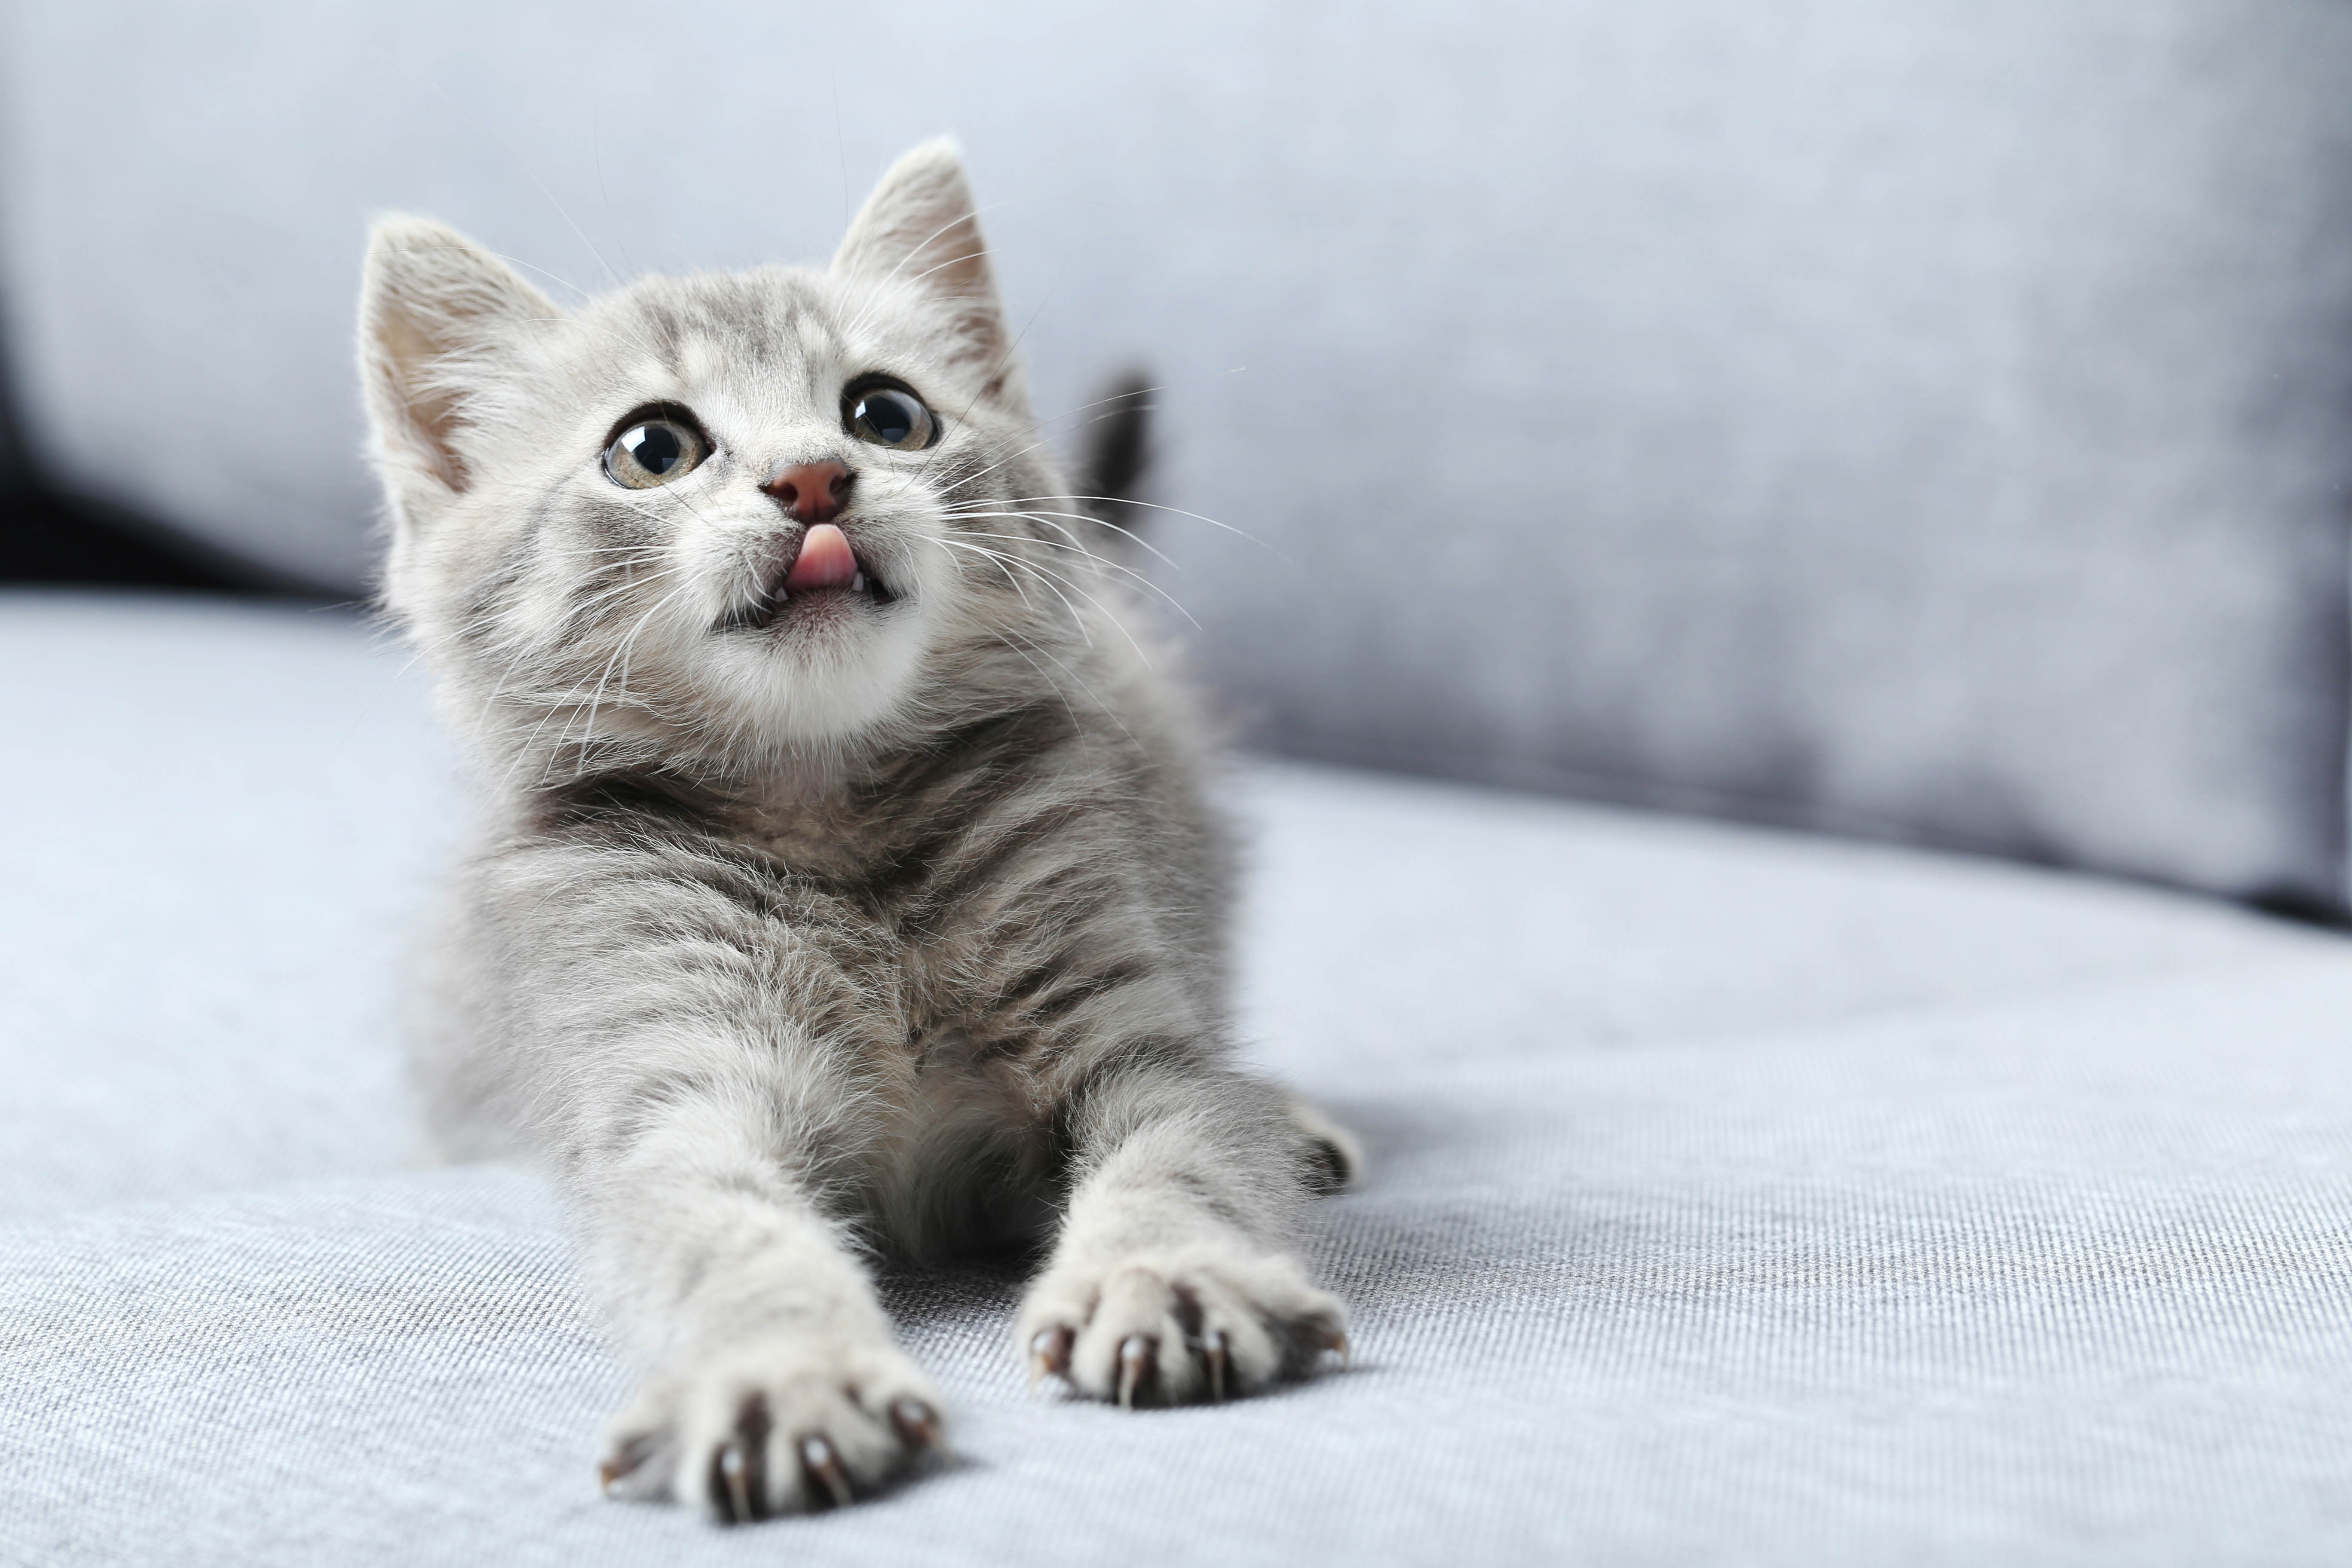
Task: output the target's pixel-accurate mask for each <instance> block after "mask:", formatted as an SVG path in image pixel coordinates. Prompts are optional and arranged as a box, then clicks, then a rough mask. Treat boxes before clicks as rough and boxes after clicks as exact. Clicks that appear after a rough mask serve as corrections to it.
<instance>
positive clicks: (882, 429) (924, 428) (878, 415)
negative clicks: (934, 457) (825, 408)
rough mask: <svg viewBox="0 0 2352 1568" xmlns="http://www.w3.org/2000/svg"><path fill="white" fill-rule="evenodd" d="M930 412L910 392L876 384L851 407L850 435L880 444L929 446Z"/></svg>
mask: <svg viewBox="0 0 2352 1568" xmlns="http://www.w3.org/2000/svg"><path fill="white" fill-rule="evenodd" d="M932 428H933V426H932V424H931V411H930V410H929V409H928V408H926V407H924V406H923V404H922V400H921V399H920V398H919V397H917V396H916V395H914V394H913V393H911V392H905V391H901V390H900V389H898V387H895V386H877V387H876V388H875V389H874V390H873V391H871V392H866V393H861V394H859V395H858V398H857V401H856V404H855V405H853V406H852V407H851V408H850V410H849V430H850V434H852V435H854V436H856V437H858V438H859V439H860V440H865V441H871V442H873V443H874V444H875V445H876V446H877V447H928V446H929V445H930V444H931V432H932Z"/></svg>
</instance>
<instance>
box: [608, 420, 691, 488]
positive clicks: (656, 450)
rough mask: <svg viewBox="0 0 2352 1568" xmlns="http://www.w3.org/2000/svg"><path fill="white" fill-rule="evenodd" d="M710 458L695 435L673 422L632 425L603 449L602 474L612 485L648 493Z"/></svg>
mask: <svg viewBox="0 0 2352 1568" xmlns="http://www.w3.org/2000/svg"><path fill="white" fill-rule="evenodd" d="M709 455H710V453H709V449H708V448H707V447H705V446H704V445H703V440H702V437H701V435H700V434H699V433H698V432H696V431H694V430H692V429H689V428H688V426H684V425H680V424H679V423H678V422H677V421H676V420H675V419H648V420H646V421H645V422H644V423H642V424H638V425H632V426H629V427H628V428H627V429H625V430H624V431H622V432H621V433H620V435H619V436H618V437H615V438H614V442H613V444H612V445H611V446H609V447H605V448H604V472H605V473H607V474H609V475H611V476H612V479H613V482H614V484H616V485H626V486H627V487H628V488H629V489H633V490H649V489H653V488H654V487H655V486H656V485H666V484H667V483H669V482H670V481H671V480H672V479H678V478H680V477H682V476H684V475H685V474H687V473H688V472H689V471H691V470H692V469H693V468H694V467H695V466H696V465H697V464H698V463H700V462H701V461H702V459H703V458H707V457H709Z"/></svg>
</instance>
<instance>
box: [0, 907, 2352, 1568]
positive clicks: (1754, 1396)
mask: <svg viewBox="0 0 2352 1568" xmlns="http://www.w3.org/2000/svg"><path fill="white" fill-rule="evenodd" d="M2289 945H2290V946H2299V945H2301V944H2289ZM2347 1016H2352V962H2347V954H2346V953H2345V952H2343V951H2342V950H2341V948H2340V947H2336V946H2333V945H2309V946H2302V950H2301V951H2294V952H2281V953H2280V954H2278V955H2275V956H2273V957H2270V958H2266V959H2248V960H2246V961H2243V962H2241V963H2236V964H2232V965H2229V966H2225V967H2223V968H2221V969H2219V970H2215V971H2211V972H2208V973H2196V974H2190V975H2183V976H2179V977H2177V978H2174V979H2169V980H2155V981H2151V980H2148V979H2146V978H2138V979H2135V980H2133V981H2132V982H2130V983H2129V984H2108V985H2098V986H2090V987H2085V988H2084V989H2083V990H2081V991H2080V992H2078V993H2076V994H2073V995H2070V996H2067V997H2064V998H2061V999H2053V1000H2045V1001H2042V1002H2039V1003H2032V1004H2024V1005H2010V1006H2000V1005H1994V1006H1980V1007H1951V1008H1942V1009H1934V1010H1929V1011H1927V1012H1924V1013H1920V1014H1914V1015H1910V1016H1902V1017H1897V1018H1892V1019H1887V1020H1882V1021H1877V1022H1873V1023H1867V1024H1862V1025H1856V1026H1847V1027H1843V1028H1836V1029H1826V1030H1824V1029H1807V1030H1802V1031H1798V1032H1796V1033H1793V1034H1775V1033H1772V1032H1769V1031H1767V1032H1759V1033H1757V1034H1754V1035H1751V1036H1747V1037H1731V1038H1717V1039H1713V1040H1708V1041H1703V1042H1687V1043H1659V1044H1656V1045H1654V1046H1651V1047H1645V1048H1643V1049H1639V1050H1630V1051H1628V1050H1594V1049H1589V1048H1585V1049H1578V1048H1568V1049H1562V1050H1559V1051H1556V1052H1553V1053H1549V1055H1548V1056H1546V1057H1544V1058H1540V1059H1532V1058H1512V1059H1504V1060H1490V1061H1486V1062H1482V1063H1476V1064H1467V1065H1456V1066H1452V1067H1446V1068H1434V1069H1433V1068H1427V1067H1423V1068H1416V1069H1389V1070H1374V1071H1370V1072H1366V1073H1361V1074H1350V1075H1347V1076H1346V1077H1344V1078H1340V1079H1330V1080H1326V1081H1324V1082H1321V1083H1318V1084H1317V1085H1315V1087H1317V1088H1318V1089H1322V1090H1325V1091H1327V1092H1330V1093H1333V1094H1334V1096H1335V1099H1337V1097H1338V1096H1339V1095H1342V1094H1344V1095H1345V1097H1346V1098H1345V1099H1344V1100H1339V1104H1340V1105H1341V1107H1342V1109H1343V1110H1346V1111H1347V1112H1348V1113H1349V1114H1351V1115H1352V1116H1353V1117H1354V1118H1355V1120H1356V1121H1358V1122H1359V1124H1360V1126H1362V1127H1363V1129H1364V1130H1365V1131H1366V1132H1367V1133H1368V1134H1369V1135H1370V1141H1371V1146H1372V1150H1373V1156H1374V1159H1375V1161H1376V1162H1377V1164H1376V1167H1375V1169H1376V1174H1375V1177H1374V1180H1373V1183H1372V1185H1371V1187H1370V1190H1369V1191H1368V1192H1366V1193H1364V1194H1361V1195H1359V1196H1351V1197H1347V1198H1343V1199H1339V1200H1337V1201H1336V1202H1334V1203H1332V1204H1331V1205H1328V1208H1327V1209H1326V1211H1325V1214H1324V1223H1323V1229H1324V1237H1323V1240H1322V1243H1321V1245H1320V1247H1319V1248H1318V1250H1319V1252H1320V1253H1321V1255H1322V1258H1323V1261H1324V1265H1325V1267H1326V1268H1328V1270H1329V1272H1330V1275H1331V1277H1332V1278H1333V1279H1335V1281H1336V1282H1337V1283H1338V1284H1339V1287H1340V1288H1341V1289H1342V1290H1343V1291H1344V1292H1345V1293H1346V1294H1347V1296H1348V1297H1349V1300H1350V1301H1351V1302H1352V1303H1353V1304H1354V1306H1355V1308H1356V1311H1357V1322H1356V1338H1357V1345H1358V1364H1357V1367H1356V1370H1354V1371H1351V1372H1349V1373H1345V1374H1343V1375H1335V1376H1330V1377H1327V1378H1325V1379H1323V1380H1322V1381H1320V1382H1318V1383H1317V1384H1313V1385H1311V1386H1308V1387H1306V1388H1303V1389H1300V1390H1297V1391H1296V1392H1293V1393H1289V1394H1284V1395H1281V1396H1278V1397H1275V1398H1270V1399H1266V1400H1262V1401H1257V1402H1253V1403H1244V1404H1240V1405H1233V1406H1230V1407H1227V1408H1223V1409H1217V1410H1202V1411H1188V1412H1179V1413H1172V1414H1149V1415H1140V1416H1138V1415H1125V1414H1122V1413H1120V1412H1118V1411H1115V1410H1110V1409H1106V1408H1100V1407H1081V1406H1075V1405H1064V1404H1061V1403H1058V1402H1055V1401H1053V1400H1035V1401H1033V1400H1031V1399H1029V1398H1028V1397H1026V1396H1025V1395H1024V1390H1023V1385H1022V1380H1021V1378H1020V1376H1019V1374H1018V1373H1017V1372H1016V1371H1015V1369H1014V1364H1013V1360H1012V1358H1011V1357H1010V1355H1009V1354H1008V1353H1007V1347H1006V1345H1005V1343H1004V1340H1005V1335H1006V1331H1007V1325H1008V1322H1009V1318H1010V1309H1011V1301H1012V1296H1011V1291H1010V1289H1009V1287H1008V1286H1007V1284H1006V1283H1005V1281H1004V1280H1003V1279H1001V1278H998V1277H995V1276H990V1275H956V1276H950V1277H944V1278H942V1277H917V1278H911V1279H903V1280H900V1281H898V1284H897V1286H896V1288H895V1289H894V1290H893V1292H892V1300H893V1305H894V1308H895V1310H896V1311H897V1312H898V1316H899V1318H900V1321H902V1322H903V1323H904V1324H905V1325H906V1328H907V1333H908V1339H909V1341H910V1342H911V1343H912V1344H913V1346H914V1347H915V1349H916V1350H917V1352H918V1353H919V1354H920V1355H921V1356H922V1357H923V1359H924V1360H925V1362H926V1363H928V1364H929V1365H930V1366H932V1367H934V1368H935V1369H937V1370H938V1372H939V1373H940V1378H941V1382H942V1384H943V1385H944V1387H945V1388H946V1390H947V1391H948V1392H949V1394H950V1397H951V1398H952V1399H953V1400H954V1401H955V1404H956V1415H957V1428H956V1441H957V1444H958V1447H959V1448H960V1450H961V1453H962V1454H963V1456H964V1458H965V1461H966V1462H965V1464H964V1465H963V1466H962V1468H959V1469H957V1470H956V1471H954V1472H952V1473H950V1474H949V1475H946V1476H944V1477H942V1478H940V1479H934V1480H930V1481H928V1482H926V1483H924V1484H921V1485H919V1486H917V1487H915V1488H912V1489H909V1490H908V1491H907V1492H906V1493H905V1494H903V1495H902V1496H900V1497H898V1498H897V1499H895V1500H889V1501H887V1502H885V1503H883V1504H881V1505H879V1506H874V1507H869V1508H866V1509H862V1510H857V1511H856V1512H855V1513H853V1514H850V1515H847V1516H838V1517H833V1518H827V1519H823V1520H818V1521H806V1522H787V1523H782V1524H777V1525H772V1526H768V1527H762V1528H760V1529H756V1530H751V1531H740V1532H736V1533H733V1534H725V1533H721V1532H719V1531H716V1530H714V1529H713V1528H711V1527H709V1526H707V1525H704V1524H702V1523H700V1522H698V1521H696V1520H694V1519H693V1518H691V1517H689V1516H687V1515H685V1514H682V1513H679V1512H676V1511H669V1510H654V1509H648V1508H641V1507H630V1506H625V1505H619V1504H604V1503H600V1502H599V1501H597V1500H595V1498H594V1496H593V1482H592V1479H591V1474H590V1467H591V1456H592V1454H593V1447H592V1436H593V1430H594V1427H595V1425H596V1423H597V1422H598V1421H599V1420H600V1419H601V1417H602V1415H604V1412H605V1410H606V1407H607V1406H608V1405H610V1404H611V1403H612V1402H613V1401H614V1398H615V1397H616V1396H617V1394H618V1391H619V1388H620V1382H621V1380H620V1375H619V1373H618V1369H617V1368H615V1367H614V1366H613V1365H612V1364H611V1363H609V1362H608V1361H607V1360H606V1358H605V1357H604V1355H603V1354H602V1352H599V1351H598V1349H597V1348H596V1346H595V1342H594V1340H593V1334H592V1331H591V1330H590V1327H589V1325H588V1324H587V1323H586V1321H584V1320H583V1315H582V1311H581V1308H580V1306H579V1303H578V1300H577V1298H576V1296H575V1293H574V1291H573V1289H572V1286H571V1284H570V1283H569V1276H568V1273H567V1266H566V1263H565V1261H564V1252H563V1248H562V1244H561V1233H560V1230H559V1229H558V1226H557V1222H556V1220H555V1217H554V1215H552V1213H551V1209H550V1207H549V1205H548V1204H547V1202H546V1200H545V1198H544V1197H543V1195H542V1194H541V1192H540V1191H539V1189H538V1188H537V1187H536V1186H535V1185H534V1184H530V1183H529V1182H527V1181H526V1180H524V1179H522V1178H520V1176H517V1175H513V1174H509V1173H498V1172H494V1171H478V1172H471V1173H448V1174H435V1175H419V1176H408V1177H399V1178H386V1179H381V1180H376V1181H372V1182H346V1183H341V1184H327V1185H313V1186H309V1187H295V1188H281V1189H276V1190H272V1191H268V1192H263V1193H257V1194H244V1195H236V1196H225V1197H217V1198H212V1199H207V1200H205V1201H203V1202H200V1203H194V1204H187V1205H179V1206H159V1205H136V1206H131V1207H126V1208H119V1209H113V1210H108V1211H100V1212H98V1213H95V1214H89V1215H82V1216H79V1217H75V1218H70V1219H65V1220H58V1221H53V1222H49V1223H46V1224H39V1223H26V1222H19V1223H17V1224H15V1225H11V1226H0V1410H5V1411H6V1412H8V1413H9V1414H8V1415H7V1417H6V1419H5V1424H0V1473H5V1475H6V1476H7V1478H8V1479H7V1481H6V1483H5V1486H0V1561H6V1562H9V1563H26V1564H31V1563H40V1564H45V1565H46V1564H55V1563H125V1564H128V1563H155V1564H159V1565H160V1564H171V1565H173V1568H190V1565H196V1564H212V1563H219V1564H225V1565H226V1564H235V1565H236V1568H250V1565H257V1564H275V1563H288V1564H293V1563H320V1562H332V1563H341V1564H347V1565H350V1568H360V1565H362V1564H375V1563H452V1564H455V1563H516V1564H525V1563H549V1564H560V1565H563V1568H571V1565H573V1564H579V1563H624V1562H648V1561H658V1562H665V1563H703V1562H709V1563H729V1562H753V1561H757V1562H775V1561H779V1560H784V1561H791V1562H794V1563H877V1564H879V1563H893V1564H898V1563H987V1562H1018V1563H1035V1564H1055V1563H1071V1564H1093V1563H1102V1562H1105V1561H1112V1562H1119V1561H1133V1562H1158V1561H1180V1562H1196V1563H1265V1564H1268V1565H1283V1568H1292V1565H1297V1564H1310V1563H1335V1564H1336V1563H1441V1562H1444V1563H1453V1562H1491V1563H1561V1562H1575V1563H1598V1564H1613V1563H1726V1562H1738V1563H1772V1564H1778V1563H1787V1564H1790V1565H1804V1568H1818V1565H1823V1564H1845V1563H1853V1564H1871V1565H1875V1564H1882V1563H1895V1562H1902V1563H1952V1564H1967V1565H1974V1564H1981V1563H2003V1564H2038V1563H2180V1564H2184V1565H2186V1564H2197V1565H2200V1568H2212V1565H2215V1564H2236V1563H2243V1564H2262V1565H2265V1568H2278V1565H2281V1564H2300V1563H2309V1564H2315V1565H2316V1564H2328V1563H2341V1562H2342V1561H2344V1559H2345V1555H2346V1553H2347V1552H2352V1509H2347V1503H2346V1499H2347V1497H2352V1414H2347V1412H2352V1358H2347V1349H2352V1267H2347V1261H2346V1256H2345V1251H2344V1246H2343V1242H2344V1221H2343V1215H2344V1214H2345V1212H2346V1205H2347V1203H2352V1160H2347V1148H2352V1073H2347V1062H2346V1059H2345V1053H2344V1050H2343V1023H2342V1020H2343V1019H2344V1018H2345V1017H2347Z"/></svg>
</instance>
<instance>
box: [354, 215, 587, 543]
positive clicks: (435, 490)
mask: <svg viewBox="0 0 2352 1568" xmlns="http://www.w3.org/2000/svg"><path fill="white" fill-rule="evenodd" d="M561 314H562V310H560V309H559V308H558V307H557V305H556V304H555V302H554V301H553V300H550V299H549V298H548V297H547V296H546V295H544V294H542V293H541V292H540V291H539V290H538V289H535V288H533V287H532V286H531V285H530V282H529V281H528V280H527V279H524V278H523V276H522V275H521V274H520V273H519V272H517V271H516V270H515V269H514V268H512V267H510V266H509V265H508V264H507V263H506V262H504V261H502V260H500V259H499V258H498V257H496V256H493V255H492V254H490V253H489V252H488V251H487V250H484V249H483V248H482V247H480V246H478V245H476V244H475V243H474V242H473V241H472V240H470V239H467V237H465V236H464V235H462V234H459V233H458V232H457V230H456V229H453V228H450V227H447V226H445V225H442V224H437V223H434V222H431V221H430V220H428V219H425V218H415V217H398V216H394V217H384V218H379V219H377V220H376V223H375V226H374V227H373V229H372V230H370V232H369V234H368V252H367V266H366V268H365V270H364V272H363V274H362V280H361V283H360V381H361V384H362V386H363V387H364V388H365V391H366V396H367V410H368V423H369V424H370V426H372V427H373V432H374V437H375V439H374V444H373V449H374V457H375V461H376V468H377V471H378V472H379V473H380V474H382V475H383V482H384V488H385V489H386V491H387V492H388V495H389V498H390V500H391V501H392V503H393V508H394V512H395V514H396V515H399V516H402V517H406V516H409V515H411V514H414V513H415V512H417V511H419V510H423V511H430V510H435V509H436V507H437V505H438V504H439V503H441V502H444V501H446V500H449V499H450V498H452V497H454V496H456V495H458V494H460V493H461V492H463V491H464V490H465V489H466V488H467V484H468V483H469V482H470V476H468V475H467V472H466V465H465V461H464V458H462V457H461V456H460V455H459V452H458V440H457V437H458V432H459V430H460V428H461V427H462V426H464V424H465V421H466V405H467V402H468V400H469V399H470V398H472V397H473V396H475V395H478V392H479V390H480V387H481V384H482V383H483V381H484V380H485V379H486V378H487V377H488V376H489V375H491V374H494V373H495V363H494V362H495V361H496V359H497V357H498V353H499V348H500V347H501V345H503V344H506V343H509V342H513V341H514V340H515V339H517V338H518V337H520V336H522V335H524V334H527V333H529V332H531V331H537V330H540V329H541V327H542V326H543V324H544V323H546V322H548V321H552V320H553V319H555V318H556V317H558V316H560V315H561Z"/></svg>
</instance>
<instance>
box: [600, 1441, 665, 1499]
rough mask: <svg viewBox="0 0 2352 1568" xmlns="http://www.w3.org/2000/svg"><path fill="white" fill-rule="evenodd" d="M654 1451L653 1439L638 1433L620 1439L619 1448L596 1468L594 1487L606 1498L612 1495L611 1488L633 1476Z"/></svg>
mask: <svg viewBox="0 0 2352 1568" xmlns="http://www.w3.org/2000/svg"><path fill="white" fill-rule="evenodd" d="M653 1451H654V1440H653V1438H652V1437H651V1436H648V1435H646V1434H645V1433H639V1434H638V1435H637V1436H634V1437H624V1438H622V1439H621V1443H620V1447H616V1448H614V1450H613V1451H612V1452H611V1453H610V1454H607V1455H606V1456H605V1457H604V1458H603V1459H602V1460H601V1461H599V1462H598V1464H597V1466H596V1486H597V1489H599V1490H601V1491H602V1492H604V1495H605V1496H606V1497H610V1496H612V1495H613V1486H614V1482H616V1481H620V1480H624V1479H627V1478H628V1477H630V1476H632V1475H635V1473H636V1471H637V1469H638V1468H639V1467H641V1466H643V1465H644V1464H645V1462H646V1459H648V1458H651V1457H652V1455H653Z"/></svg>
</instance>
